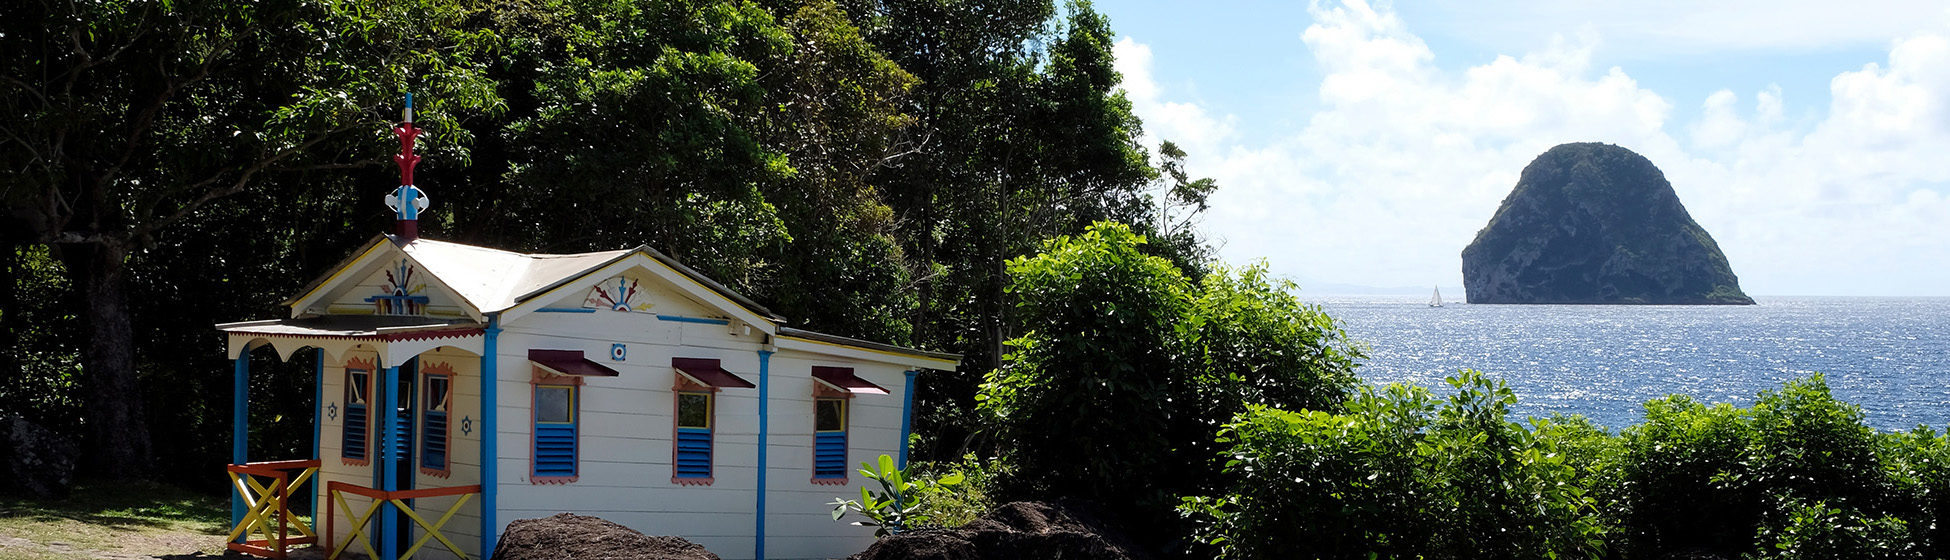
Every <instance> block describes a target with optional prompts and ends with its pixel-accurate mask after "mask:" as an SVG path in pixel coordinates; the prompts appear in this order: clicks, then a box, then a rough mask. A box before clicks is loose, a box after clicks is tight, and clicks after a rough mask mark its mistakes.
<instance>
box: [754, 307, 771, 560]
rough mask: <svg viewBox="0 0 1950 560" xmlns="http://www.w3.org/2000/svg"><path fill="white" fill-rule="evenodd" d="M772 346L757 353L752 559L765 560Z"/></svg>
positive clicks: (769, 466) (769, 468)
mask: <svg viewBox="0 0 1950 560" xmlns="http://www.w3.org/2000/svg"><path fill="white" fill-rule="evenodd" d="M771 348H772V346H771V345H767V346H766V349H764V350H759V351H758V527H757V529H756V530H757V531H758V542H757V543H756V544H755V545H753V547H752V557H753V558H755V559H756V560H765V497H766V496H765V471H767V470H771V467H772V465H771V463H768V462H766V460H765V450H766V448H769V447H771V446H772V442H770V441H766V437H767V436H768V435H769V432H770V428H771V423H772V421H771V418H770V417H769V410H768V409H769V408H771V400H770V399H771V390H772V350H771Z"/></svg>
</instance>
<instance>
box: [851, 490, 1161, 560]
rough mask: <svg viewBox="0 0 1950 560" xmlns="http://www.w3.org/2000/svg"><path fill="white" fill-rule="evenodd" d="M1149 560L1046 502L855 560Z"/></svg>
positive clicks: (905, 540) (1087, 520)
mask: <svg viewBox="0 0 1950 560" xmlns="http://www.w3.org/2000/svg"><path fill="white" fill-rule="evenodd" d="M1017 558H1064V559H1066V560H1068V559H1075V560H1147V559H1148V558H1150V557H1149V556H1148V555H1146V554H1144V553H1143V552H1141V551H1140V550H1139V549H1138V547H1136V546H1134V545H1132V544H1130V542H1129V541H1127V540H1125V539H1124V538H1122V537H1121V536H1119V535H1117V534H1116V533H1115V532H1112V531H1109V530H1107V529H1106V528H1105V527H1104V524H1103V523H1102V522H1099V521H1098V520H1096V519H1095V518H1093V517H1091V516H1089V515H1086V514H1083V513H1082V512H1078V511H1075V510H1073V509H1070V508H1067V507H1063V506H1060V505H1054V504H1047V503H1043V502H1011V503H1008V504H1003V505H1002V507H998V508H995V511H991V512H989V514H988V515H986V516H983V517H982V518H981V519H977V520H975V521H974V522H972V523H969V524H967V525H963V526H962V527H961V528H958V529H922V530H917V531H908V532H906V533H901V534H899V535H894V536H891V537H887V538H884V539H881V540H880V542H876V543H874V545H873V546H872V547H870V548H868V549H867V550H866V552H862V553H859V554H855V555H853V557H852V558H851V559H850V560H1014V559H1017Z"/></svg>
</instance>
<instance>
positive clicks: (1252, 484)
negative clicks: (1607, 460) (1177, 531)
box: [1180, 371, 1606, 558]
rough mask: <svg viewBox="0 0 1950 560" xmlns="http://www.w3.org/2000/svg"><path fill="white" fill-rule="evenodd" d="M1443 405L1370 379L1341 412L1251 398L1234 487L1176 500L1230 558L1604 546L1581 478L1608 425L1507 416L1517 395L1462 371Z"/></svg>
mask: <svg viewBox="0 0 1950 560" xmlns="http://www.w3.org/2000/svg"><path fill="white" fill-rule="evenodd" d="M1448 381H1449V383H1450V385H1451V386H1452V387H1454V388H1455V389H1456V391H1457V392H1456V394H1455V395H1453V396H1451V397H1449V398H1448V399H1447V401H1446V402H1445V403H1444V404H1442V405H1441V406H1440V407H1438V406H1437V404H1436V401H1435V399H1434V397H1433V396H1432V395H1430V393H1429V392H1428V391H1427V390H1425V389H1422V388H1419V387H1407V386H1402V385H1390V386H1388V387H1386V388H1385V389H1383V390H1382V391H1380V392H1376V391H1375V390H1374V389H1372V388H1369V389H1364V390H1362V391H1361V392H1360V393H1359V394H1357V395H1356V396H1355V397H1353V398H1352V399H1350V400H1349V401H1348V403H1347V407H1346V411H1345V412H1343V413H1340V414H1336V413H1331V412H1324V411H1300V412H1291V411H1285V410H1280V409H1275V408H1266V407H1259V406H1254V407H1251V408H1250V409H1249V410H1248V412H1247V413H1246V414H1244V415H1241V417H1240V418H1239V420H1238V421H1237V422H1234V423H1232V424H1229V425H1228V426H1227V427H1226V432H1225V436H1224V441H1226V442H1227V443H1229V444H1231V448H1230V450H1229V451H1228V454H1229V458H1230V459H1229V461H1228V462H1227V466H1226V468H1227V470H1228V471H1230V472H1232V473H1234V474H1236V475H1238V480H1237V482H1236V483H1235V486H1233V487H1232V488H1231V489H1230V490H1229V492H1228V493H1226V494H1225V495H1223V496H1219V497H1191V498H1187V499H1186V500H1185V503H1184V505H1182V506H1181V507H1180V511H1182V512H1184V513H1185V514H1187V515H1189V516H1192V517H1193V518H1194V519H1196V520H1199V521H1200V522H1201V523H1202V525H1203V526H1202V528H1201V529H1200V533H1199V534H1200V538H1201V540H1202V541H1204V542H1206V543H1209V544H1212V545H1215V546H1216V548H1217V550H1216V551H1215V552H1216V553H1217V554H1218V555H1220V556H1222V557H1226V558H1370V557H1374V556H1380V557H1389V558H1412V557H1418V556H1420V557H1431V558H1475V557H1490V558H1543V557H1553V558H1555V557H1598V556H1600V555H1601V554H1602V553H1603V551H1604V538H1605V531H1606V527H1605V526H1604V525H1603V524H1602V523H1601V522H1600V520H1598V519H1597V518H1596V516H1595V512H1596V508H1595V505H1594V503H1593V502H1592V500H1591V498H1590V497H1588V496H1586V495H1585V493H1584V491H1583V489H1582V488H1581V487H1580V486H1579V485H1578V484H1577V482H1578V480H1579V477H1578V474H1579V472H1580V470H1579V467H1580V466H1581V463H1582V461H1579V460H1575V459H1573V457H1580V456H1588V455H1589V454H1590V453H1588V452H1586V453H1577V454H1572V453H1566V451H1570V450H1577V449H1585V450H1588V449H1589V447H1590V446H1591V445H1592V444H1593V441H1594V440H1596V439H1598V438H1601V437H1603V433H1602V432H1601V431H1598V430H1596V429H1595V428H1593V427H1591V426H1590V424H1589V423H1588V422H1585V421H1582V420H1581V419H1562V418H1560V419H1554V420H1550V421H1538V422H1535V423H1534V424H1533V425H1534V429H1526V428H1524V427H1522V426H1521V425H1518V424H1516V423H1513V422H1509V421H1508V420H1505V419H1504V418H1505V416H1506V415H1507V413H1508V406H1509V405H1510V404H1511V403H1513V402H1515V395H1514V394H1512V393H1511V392H1510V390H1509V388H1508V387H1507V386H1506V385H1504V384H1503V383H1501V382H1493V381H1491V380H1489V379H1488V378H1486V377H1485V376H1483V375H1482V374H1480V373H1477V372H1473V371H1464V372H1462V373H1461V374H1459V375H1457V376H1453V377H1450V378H1449V379H1448Z"/></svg>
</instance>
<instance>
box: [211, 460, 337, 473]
mask: <svg viewBox="0 0 1950 560" xmlns="http://www.w3.org/2000/svg"><path fill="white" fill-rule="evenodd" d="M318 464H319V463H318V460H317V459H297V460H292V461H262V462H257V463H244V464H242V465H230V466H228V467H225V468H224V470H227V471H230V472H234V473H244V474H254V475H257V476H280V475H283V474H285V472H286V471H295V470H304V469H314V468H318Z"/></svg>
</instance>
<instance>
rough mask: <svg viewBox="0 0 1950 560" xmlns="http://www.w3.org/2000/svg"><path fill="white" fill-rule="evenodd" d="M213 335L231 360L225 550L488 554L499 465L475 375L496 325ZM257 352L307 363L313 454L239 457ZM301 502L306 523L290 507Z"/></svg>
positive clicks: (483, 391)
mask: <svg viewBox="0 0 1950 560" xmlns="http://www.w3.org/2000/svg"><path fill="white" fill-rule="evenodd" d="M218 329H219V330H222V331H224V332H225V333H226V335H227V338H228V355H229V356H230V357H231V358H232V359H233V360H234V372H233V374H234V380H233V381H234V386H233V391H234V396H233V401H232V407H233V409H232V430H233V431H232V441H231V444H232V447H231V455H232V457H231V459H232V464H231V465H229V467H228V468H227V469H226V470H227V471H228V474H229V476H230V485H231V488H232V497H231V521H232V523H231V526H232V530H231V532H230V534H229V544H228V546H229V548H230V549H231V550H236V551H239V552H246V553H250V554H254V555H258V556H263V557H268V558H278V559H282V558H284V557H285V554H286V552H287V551H289V550H291V549H292V548H294V547H298V546H303V545H306V544H312V545H316V546H318V547H321V548H323V549H324V550H326V551H327V553H328V554H329V555H330V557H331V558H338V557H340V556H342V555H343V554H344V553H346V552H348V551H351V552H356V553H360V554H365V555H366V556H368V557H369V558H374V559H385V560H398V559H405V558H416V557H417V558H462V559H472V558H480V557H485V555H486V553H488V552H491V551H492V550H493V541H494V534H495V530H494V529H495V527H496V525H495V519H494V506H493V503H494V496H493V495H494V492H493V489H492V488H491V487H487V488H484V486H483V485H482V484H481V481H484V480H493V475H494V468H495V465H494V461H491V460H489V459H490V458H491V457H494V456H495V454H494V452H495V450H494V439H495V438H493V437H487V435H488V434H492V433H494V426H495V418H494V416H495V415H494V407H493V406H487V405H486V404H487V403H493V402H495V400H494V394H493V393H494V383H487V382H484V380H489V379H494V371H495V364H494V362H495V360H493V359H491V357H492V356H493V355H494V353H493V352H494V342H493V341H494V337H495V334H498V331H499V329H496V328H494V327H492V326H491V325H487V324H481V323H473V322H464V321H441V320H436V319H429V318H425V317H400V316H374V315H366V316H327V317H314V318H304V319H286V320H274V321H253V322H247V323H231V324H224V325H218ZM264 349H269V350H270V351H271V352H272V353H273V354H274V357H275V358H277V359H279V360H282V361H285V362H290V361H293V360H294V359H299V360H302V359H305V358H306V357H308V358H310V359H311V360H312V361H313V363H314V367H313V371H314V372H315V374H314V377H315V379H314V381H313V391H312V394H313V395H315V397H316V399H315V404H314V406H313V407H312V409H313V410H312V412H313V418H312V428H313V433H312V445H311V457H310V458H309V459H290V460H271V461H262V460H260V461H256V462H253V461H252V460H251V459H252V458H251V457H249V456H248V454H249V453H248V452H249V446H248V443H249V439H248V438H249V433H250V426H249V410H250V394H249V392H250V380H251V356H252V353H253V352H262V351H263V350H264ZM305 350H310V352H304V351H305ZM300 353H303V354H306V355H307V356H306V357H300V356H299V354H300ZM260 355H261V354H260ZM276 459H285V458H276ZM305 495H309V496H310V500H309V501H310V507H309V510H310V511H309V512H308V513H309V514H310V522H309V523H304V522H302V521H301V519H300V518H299V517H298V516H297V515H296V514H297V513H301V512H294V511H292V510H291V507H292V504H293V503H294V499H293V498H294V497H298V496H305ZM320 504H323V505H324V507H319V506H320Z"/></svg>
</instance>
